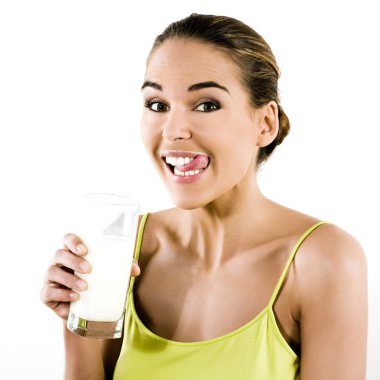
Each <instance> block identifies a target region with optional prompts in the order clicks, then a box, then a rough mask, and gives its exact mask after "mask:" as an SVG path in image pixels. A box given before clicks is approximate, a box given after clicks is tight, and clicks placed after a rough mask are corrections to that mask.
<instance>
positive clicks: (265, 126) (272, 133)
mask: <svg viewBox="0 0 380 380" xmlns="http://www.w3.org/2000/svg"><path fill="white" fill-rule="evenodd" d="M259 113H260V117H259V124H258V127H259V131H258V136H257V146H258V147H261V148H262V147H264V146H267V145H269V144H270V143H271V142H272V141H273V140H274V139H275V138H276V137H277V134H278V128H279V121H278V106H277V103H276V102H275V101H273V100H271V101H270V102H269V103H267V104H265V105H264V106H263V107H261V108H260V111H259Z"/></svg>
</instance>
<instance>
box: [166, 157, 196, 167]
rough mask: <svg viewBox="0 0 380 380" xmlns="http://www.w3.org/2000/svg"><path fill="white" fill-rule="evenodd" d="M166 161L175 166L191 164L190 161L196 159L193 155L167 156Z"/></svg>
mask: <svg viewBox="0 0 380 380" xmlns="http://www.w3.org/2000/svg"><path fill="white" fill-rule="evenodd" d="M165 161H166V163H167V164H170V165H173V166H182V165H187V164H190V162H192V161H194V158H193V157H165Z"/></svg>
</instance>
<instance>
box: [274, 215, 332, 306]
mask: <svg viewBox="0 0 380 380" xmlns="http://www.w3.org/2000/svg"><path fill="white" fill-rule="evenodd" d="M325 223H328V222H326V221H321V222H318V223H316V224H314V225H313V226H311V227H310V228H309V229H308V230H307V231H306V232H305V233H304V234H303V235H302V236H301V237H300V239H299V240H298V242H297V244H296V246H295V247H294V249H293V251H292V253H291V255H290V257H289V259H288V261H287V263H286V265H285V268H284V270H283V271H282V274H281V277H280V279H279V280H278V282H277V285H276V287H275V289H274V292H273V294H272V296H271V298H270V300H269V305H268V306H269V307H272V306H273V304H274V301H275V300H276V298H277V295H278V293H279V291H280V289H281V286H282V284H283V282H284V279H285V277H286V275H287V273H288V271H289V267H290V265H291V263H292V261H293V259H294V256H295V255H296V253H297V252H298V249H299V247H300V246H301V244H302V243H303V241H304V240H305V239H306V238H307V237H308V236H309V235H310V234H311V233H312V232H313V231H314V230H315V229H316V228H317V227H319V226H320V225H322V224H325Z"/></svg>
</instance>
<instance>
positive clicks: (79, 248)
mask: <svg viewBox="0 0 380 380" xmlns="http://www.w3.org/2000/svg"><path fill="white" fill-rule="evenodd" d="M63 245H64V246H65V248H67V249H68V250H70V251H71V252H73V253H75V254H76V255H79V256H84V255H85V254H86V253H87V247H86V246H85V245H84V244H83V242H82V240H81V239H80V238H79V236H77V235H75V234H72V233H69V234H66V235H65V236H64V237H63Z"/></svg>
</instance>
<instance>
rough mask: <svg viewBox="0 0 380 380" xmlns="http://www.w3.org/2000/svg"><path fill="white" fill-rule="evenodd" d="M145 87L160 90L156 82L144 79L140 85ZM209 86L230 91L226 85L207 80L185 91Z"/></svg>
mask: <svg viewBox="0 0 380 380" xmlns="http://www.w3.org/2000/svg"><path fill="white" fill-rule="evenodd" d="M146 87H151V88H154V89H156V90H159V91H162V86H161V85H160V84H158V83H156V82H151V81H145V82H144V83H143V85H142V86H141V90H143V89H144V88H146ZM210 87H214V88H219V89H220V90H223V91H226V92H227V93H228V94H229V93H230V92H229V91H228V89H227V87H224V86H222V85H220V84H218V83H216V82H213V81H207V82H200V83H195V84H192V85H191V86H190V87H189V88H188V89H187V91H189V92H192V91H198V90H202V89H203V88H210Z"/></svg>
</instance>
